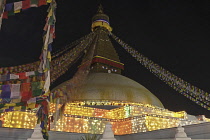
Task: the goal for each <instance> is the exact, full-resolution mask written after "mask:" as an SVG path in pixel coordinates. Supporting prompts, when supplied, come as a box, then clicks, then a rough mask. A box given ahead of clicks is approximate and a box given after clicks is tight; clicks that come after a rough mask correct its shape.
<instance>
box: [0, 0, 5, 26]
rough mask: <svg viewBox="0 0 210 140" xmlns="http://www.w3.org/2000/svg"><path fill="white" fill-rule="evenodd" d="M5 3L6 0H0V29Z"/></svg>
mask: <svg viewBox="0 0 210 140" xmlns="http://www.w3.org/2000/svg"><path fill="white" fill-rule="evenodd" d="M5 4H6V0H0V30H1V24H2V19H3V18H6V17H5V15H4V10H5Z"/></svg>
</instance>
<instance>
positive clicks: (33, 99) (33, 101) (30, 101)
mask: <svg viewBox="0 0 210 140" xmlns="http://www.w3.org/2000/svg"><path fill="white" fill-rule="evenodd" d="M27 103H28V104H30V103H36V97H35V98H31V99H30V100H28V101H27Z"/></svg>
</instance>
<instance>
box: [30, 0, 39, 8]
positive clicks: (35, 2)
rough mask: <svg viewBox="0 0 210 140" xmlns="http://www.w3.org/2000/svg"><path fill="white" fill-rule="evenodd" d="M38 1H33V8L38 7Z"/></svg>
mask: <svg viewBox="0 0 210 140" xmlns="http://www.w3.org/2000/svg"><path fill="white" fill-rule="evenodd" d="M38 3H39V1H38V0H31V7H38Z"/></svg>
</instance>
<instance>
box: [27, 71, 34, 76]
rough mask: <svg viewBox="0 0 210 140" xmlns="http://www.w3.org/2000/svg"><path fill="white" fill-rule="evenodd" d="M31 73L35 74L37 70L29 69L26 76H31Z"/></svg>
mask: <svg viewBox="0 0 210 140" xmlns="http://www.w3.org/2000/svg"><path fill="white" fill-rule="evenodd" d="M31 75H35V72H34V71H29V72H26V76H27V77H28V76H31Z"/></svg>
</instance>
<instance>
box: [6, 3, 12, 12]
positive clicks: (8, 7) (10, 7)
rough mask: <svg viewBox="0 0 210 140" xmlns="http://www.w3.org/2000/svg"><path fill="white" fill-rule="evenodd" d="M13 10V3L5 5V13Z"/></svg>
mask: <svg viewBox="0 0 210 140" xmlns="http://www.w3.org/2000/svg"><path fill="white" fill-rule="evenodd" d="M12 8H13V3H8V4H6V5H5V9H4V11H11V10H12Z"/></svg>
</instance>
